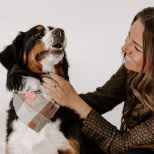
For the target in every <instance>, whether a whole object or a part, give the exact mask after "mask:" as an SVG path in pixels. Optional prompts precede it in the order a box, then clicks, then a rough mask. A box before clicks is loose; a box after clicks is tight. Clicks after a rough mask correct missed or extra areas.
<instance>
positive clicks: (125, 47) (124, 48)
mask: <svg viewBox="0 0 154 154" xmlns="http://www.w3.org/2000/svg"><path fill="white" fill-rule="evenodd" d="M121 50H122V52H124V53H125V52H131V51H132V42H131V41H130V40H126V41H125V44H124V45H123V46H122V47H121Z"/></svg>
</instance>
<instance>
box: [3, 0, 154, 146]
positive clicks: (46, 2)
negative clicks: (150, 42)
mask: <svg viewBox="0 0 154 154" xmlns="http://www.w3.org/2000/svg"><path fill="white" fill-rule="evenodd" d="M153 4H154V1H153V0H148V1H146V0H144V1H142V2H141V0H136V1H134V0H125V1H124V0H116V1H115V0H106V1H105V0H65V1H64V0H25V1H23V0H12V1H10V0H0V49H2V48H3V47H4V46H6V45H8V44H9V43H11V41H12V40H13V39H14V38H15V36H16V34H17V33H18V31H26V30H28V29H29V28H31V27H32V26H35V25H37V24H43V25H46V26H47V25H51V26H55V27H61V28H63V29H64V30H65V32H66V35H67V39H68V46H67V55H68V59H69V61H70V72H69V74H70V81H71V83H72V84H73V86H74V87H75V89H76V90H77V92H78V93H85V92H89V91H94V90H95V88H96V87H98V86H101V85H103V84H104V83H105V82H106V81H107V80H108V79H109V78H110V76H111V75H112V74H113V73H115V71H116V70H117V69H118V68H119V67H120V65H121V64H122V54H121V46H122V45H123V43H124V39H125V36H126V35H127V33H128V31H129V27H130V23H131V21H132V19H133V17H134V15H135V14H136V13H137V12H138V11H140V10H141V9H143V8H144V7H147V6H153ZM6 73H7V72H6V70H5V69H4V68H3V67H2V66H1V65H0V124H1V126H0V144H3V143H4V140H5V121H6V110H7V108H8V103H9V101H10V99H11V97H12V93H11V92H8V91H6V88H5V82H6ZM121 110H122V105H120V106H118V107H117V108H115V109H114V111H112V112H110V113H108V114H106V115H105V117H106V118H107V119H108V120H109V121H110V122H111V123H112V124H114V125H116V126H117V127H119V125H120V117H121Z"/></svg>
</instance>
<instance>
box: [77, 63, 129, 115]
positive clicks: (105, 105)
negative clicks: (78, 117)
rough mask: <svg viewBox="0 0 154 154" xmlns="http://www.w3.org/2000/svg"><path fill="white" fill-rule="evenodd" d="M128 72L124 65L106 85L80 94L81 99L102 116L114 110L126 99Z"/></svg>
mask: <svg viewBox="0 0 154 154" xmlns="http://www.w3.org/2000/svg"><path fill="white" fill-rule="evenodd" d="M126 72H127V71H126V68H125V67H124V65H122V66H121V67H120V68H119V70H118V71H117V72H116V73H115V74H114V75H113V76H112V77H111V78H110V80H109V81H107V82H106V83H105V85H103V86H102V87H99V88H97V89H96V91H94V92H91V93H87V94H80V97H81V98H82V99H83V100H84V101H85V102H86V103H87V104H88V105H89V106H91V107H92V108H93V109H95V110H96V111H97V112H99V113H100V114H103V113H105V112H107V111H110V110H112V109H113V108H114V107H115V106H117V105H118V104H119V103H121V102H123V101H124V99H125V92H126V90H125V85H126V76H127V73H126Z"/></svg>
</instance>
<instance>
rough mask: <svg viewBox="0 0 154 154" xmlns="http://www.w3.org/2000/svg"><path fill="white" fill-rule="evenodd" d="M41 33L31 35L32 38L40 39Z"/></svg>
mask: <svg viewBox="0 0 154 154" xmlns="http://www.w3.org/2000/svg"><path fill="white" fill-rule="evenodd" d="M42 36H43V35H42V33H41V32H40V33H36V34H34V35H33V38H42Z"/></svg>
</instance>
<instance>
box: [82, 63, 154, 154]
mask: <svg viewBox="0 0 154 154" xmlns="http://www.w3.org/2000/svg"><path fill="white" fill-rule="evenodd" d="M126 76H127V72H126V69H125V67H124V66H123V65H122V66H121V68H120V69H119V70H118V71H117V73H116V74H115V75H113V76H112V77H111V79H110V80H109V81H108V82H107V83H106V84H105V85H104V86H102V87H99V88H97V89H96V91H95V92H92V93H87V94H81V95H80V96H81V98H82V99H83V100H84V101H86V102H87V103H88V104H89V105H90V106H91V107H92V110H91V112H90V113H89V115H88V116H87V118H86V119H85V121H84V123H83V126H82V132H83V133H84V134H85V135H86V136H88V137H89V138H90V139H92V140H94V141H95V142H96V143H97V144H98V145H99V146H100V148H101V149H102V150H103V151H104V152H106V153H110V154H120V153H122V152H124V151H126V150H128V149H130V148H150V149H153V150H154V117H151V118H149V119H147V120H146V121H143V122H142V123H141V124H139V125H137V126H136V127H134V128H132V129H131V130H129V131H127V132H123V133H122V131H120V130H118V129H117V128H116V127H115V126H113V125H112V124H111V123H109V122H108V121H107V120H106V119H105V118H103V117H102V116H101V114H103V113H105V112H107V111H110V110H112V109H113V108H114V107H115V106H116V105H118V104H119V103H122V102H123V101H124V102H125V103H126V100H125V91H126V90H125V86H126Z"/></svg>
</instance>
